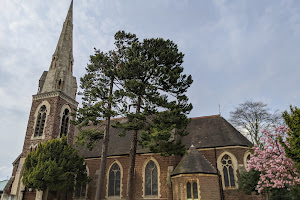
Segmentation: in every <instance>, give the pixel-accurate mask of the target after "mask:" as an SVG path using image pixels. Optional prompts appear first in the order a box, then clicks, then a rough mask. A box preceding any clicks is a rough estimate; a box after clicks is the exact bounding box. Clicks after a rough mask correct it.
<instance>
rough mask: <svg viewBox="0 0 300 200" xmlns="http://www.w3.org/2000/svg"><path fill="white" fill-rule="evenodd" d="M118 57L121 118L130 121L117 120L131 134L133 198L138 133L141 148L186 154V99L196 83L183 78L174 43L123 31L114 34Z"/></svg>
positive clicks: (188, 107)
mask: <svg viewBox="0 0 300 200" xmlns="http://www.w3.org/2000/svg"><path fill="white" fill-rule="evenodd" d="M115 39H116V42H115V44H116V47H117V52H118V55H120V57H121V59H120V61H121V62H120V70H119V71H118V76H119V79H120V80H121V83H122V86H123V87H122V89H121V90H120V91H119V95H120V96H122V97H123V99H125V100H124V102H123V106H122V108H123V115H124V116H126V117H127V122H125V123H122V124H121V123H119V122H117V123H116V124H115V125H114V127H116V128H121V129H122V130H123V134H125V133H126V132H128V131H130V133H131V134H132V141H131V147H130V155H129V156H130V169H129V173H128V183H127V198H128V199H130V200H132V199H134V198H133V188H134V186H133V179H134V168H135V157H136V147H137V142H138V133H140V138H141V139H140V144H141V145H142V146H143V147H147V148H149V149H150V150H151V151H152V152H155V153H161V154H162V155H172V154H176V155H182V154H184V153H185V150H186V149H185V147H184V145H182V144H181V141H180V137H181V136H185V135H187V134H188V133H187V132H186V131H185V130H184V129H185V127H186V126H187V124H188V122H189V119H188V118H187V116H186V114H188V113H189V112H190V111H191V109H192V105H191V104H189V103H188V98H187V96H186V95H185V93H186V91H187V89H188V88H189V86H190V85H191V84H192V82H193V81H192V78H191V76H187V75H185V74H183V67H182V63H183V56H184V55H183V54H182V53H181V52H178V48H177V45H176V44H174V43H173V42H172V41H170V40H164V39H161V38H157V39H153V38H152V39H144V40H143V41H142V42H140V41H139V40H138V38H137V37H136V35H135V34H130V33H125V32H124V31H119V32H117V33H116V35H115Z"/></svg>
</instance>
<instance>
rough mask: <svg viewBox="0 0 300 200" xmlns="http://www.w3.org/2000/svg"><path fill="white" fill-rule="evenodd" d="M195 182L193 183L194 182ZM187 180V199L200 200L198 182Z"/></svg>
mask: <svg viewBox="0 0 300 200" xmlns="http://www.w3.org/2000/svg"><path fill="white" fill-rule="evenodd" d="M192 183H193V184H192ZM192 183H191V182H187V184H186V196H187V200H198V199H199V198H198V184H197V182H195V181H194V182H192Z"/></svg>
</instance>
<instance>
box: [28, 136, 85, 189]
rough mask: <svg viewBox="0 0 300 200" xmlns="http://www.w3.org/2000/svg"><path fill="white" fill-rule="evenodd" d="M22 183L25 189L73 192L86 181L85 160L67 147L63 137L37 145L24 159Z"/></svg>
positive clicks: (71, 148)
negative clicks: (76, 186)
mask: <svg viewBox="0 0 300 200" xmlns="http://www.w3.org/2000/svg"><path fill="white" fill-rule="evenodd" d="M22 180H23V183H24V185H25V186H26V187H29V188H32V189H37V190H46V189H47V188H48V189H49V190H50V191H65V192H72V191H73V189H74V187H75V183H76V185H81V184H85V183H87V181H88V177H87V174H86V166H85V164H84V159H83V158H82V157H80V156H78V155H77V151H76V150H75V149H74V148H73V147H71V146H70V145H69V144H68V143H67V139H66V137H63V138H62V139H61V140H59V139H51V140H49V141H47V142H44V143H40V144H39V145H38V148H37V149H36V150H35V151H32V152H30V153H29V154H28V156H27V157H26V160H25V163H24V173H23V179H22Z"/></svg>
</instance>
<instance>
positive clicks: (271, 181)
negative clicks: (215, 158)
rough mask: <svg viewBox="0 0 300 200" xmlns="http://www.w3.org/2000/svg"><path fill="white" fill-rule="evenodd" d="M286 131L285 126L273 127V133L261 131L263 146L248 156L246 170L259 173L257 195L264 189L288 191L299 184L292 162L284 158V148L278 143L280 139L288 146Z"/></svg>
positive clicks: (256, 148) (255, 148) (254, 148)
mask: <svg viewBox="0 0 300 200" xmlns="http://www.w3.org/2000/svg"><path fill="white" fill-rule="evenodd" d="M288 130H289V129H288V128H287V127H285V126H280V127H274V130H273V131H268V130H263V131H262V132H263V133H264V136H263V137H262V138H261V142H262V143H263V145H264V146H263V147H262V148H260V147H259V146H254V147H253V150H254V153H253V155H251V156H250V160H249V161H248V169H247V170H248V171H249V170H251V169H254V170H257V171H259V172H260V180H259V181H258V185H257V188H258V192H259V193H261V192H262V191H263V190H264V189H266V188H269V189H271V188H287V189H288V190H289V188H290V186H293V185H296V184H300V180H299V177H298V175H299V174H298V173H297V172H296V168H295V167H294V162H293V161H292V160H291V159H290V158H287V157H286V156H285V151H284V148H283V146H281V144H280V142H279V137H281V138H282V139H283V140H284V142H285V144H287V145H289V144H288V142H287V140H286V138H287V132H288Z"/></svg>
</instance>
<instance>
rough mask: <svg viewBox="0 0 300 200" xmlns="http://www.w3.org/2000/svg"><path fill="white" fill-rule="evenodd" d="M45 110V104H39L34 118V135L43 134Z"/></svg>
mask: <svg viewBox="0 0 300 200" xmlns="http://www.w3.org/2000/svg"><path fill="white" fill-rule="evenodd" d="M46 112H47V110H46V106H45V105H43V106H41V108H40V110H39V113H38V115H37V119H36V125H35V130H34V137H40V136H42V135H43V132H44V126H45V121H46Z"/></svg>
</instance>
